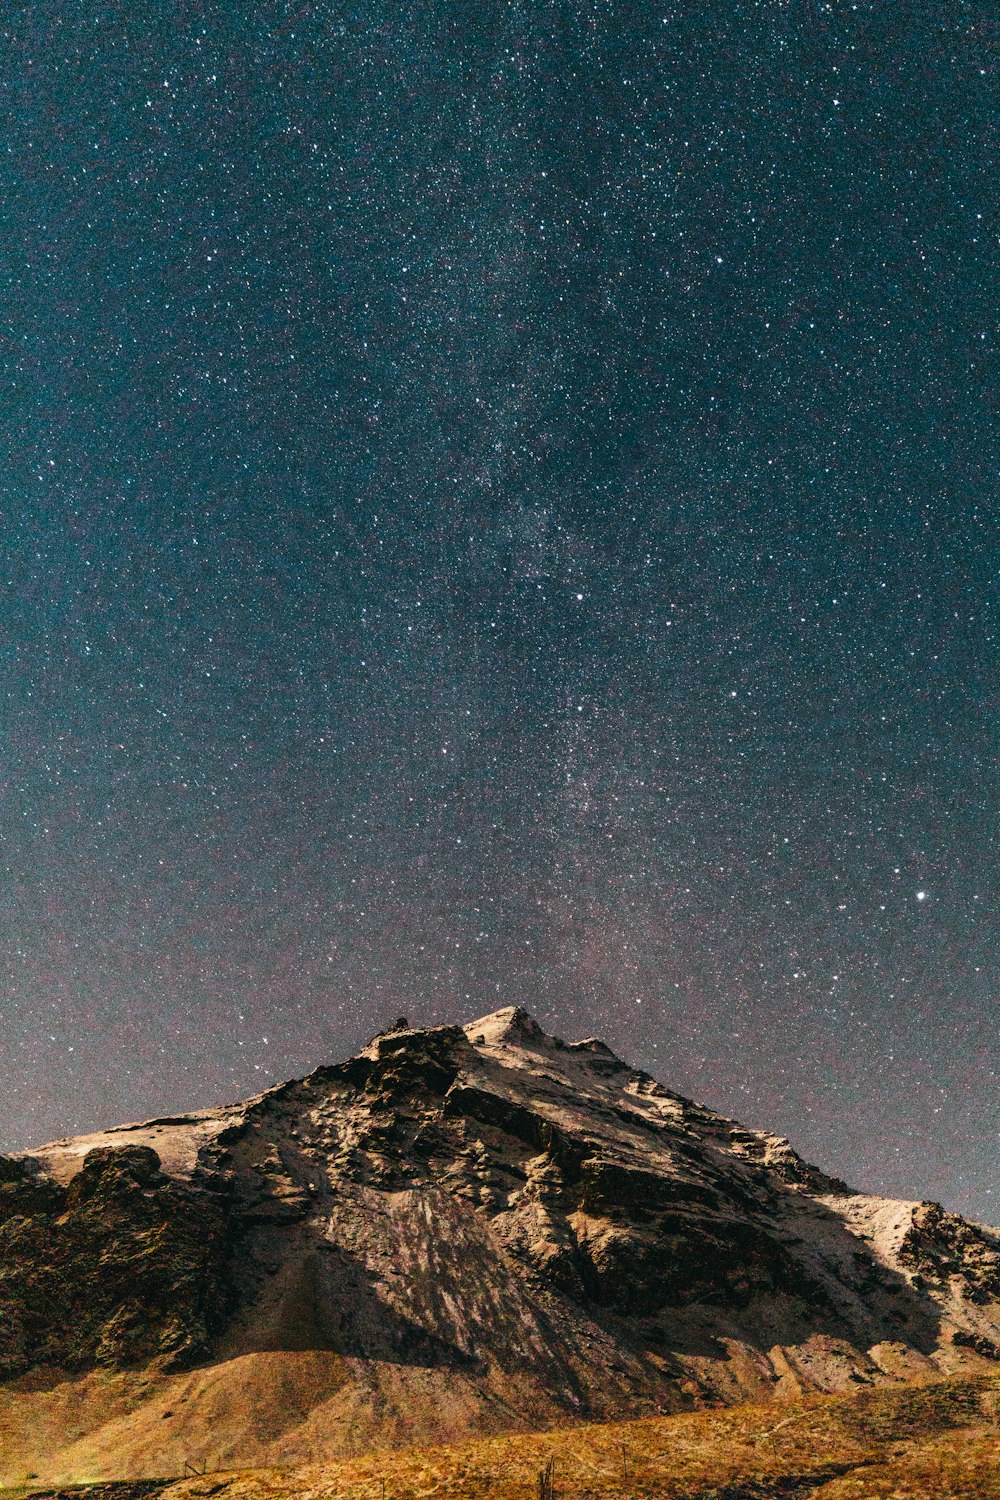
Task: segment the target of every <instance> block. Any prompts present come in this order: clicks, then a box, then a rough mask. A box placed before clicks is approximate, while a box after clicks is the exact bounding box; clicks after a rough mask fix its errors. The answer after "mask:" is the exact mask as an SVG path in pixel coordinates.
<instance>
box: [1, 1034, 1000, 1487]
mask: <svg viewBox="0 0 1000 1500" xmlns="http://www.w3.org/2000/svg"><path fill="white" fill-rule="evenodd" d="M997 1361H1000V1238H998V1236H997V1235H996V1233H995V1232H994V1231H990V1230H987V1229H984V1228H981V1227H979V1226H976V1225H973V1224H969V1223H967V1222H965V1221H964V1220H962V1219H959V1218H956V1217H955V1216H953V1215H950V1214H947V1213H945V1212H944V1211H943V1210H942V1209H941V1208H940V1207H938V1206H937V1205H936V1204H930V1203H922V1204H921V1203H895V1202H889V1201H887V1200H884V1199H879V1198H874V1197H871V1196H868V1195H864V1194H858V1193H854V1192H852V1191H851V1190H850V1189H849V1188H847V1187H846V1185H845V1184H844V1183H842V1182H839V1181H837V1180H835V1179H832V1178H829V1177H826V1176H824V1175H823V1173H822V1172H820V1171H818V1170H817V1169H816V1168H814V1167H810V1166H808V1165H807V1164H806V1163H805V1162H803V1161H802V1160H801V1158H799V1157H798V1156H797V1155H796V1153H795V1152H794V1151H793V1150H792V1149H791V1147H790V1146H789V1145H788V1143H787V1142H786V1141H784V1140H781V1139H778V1138H776V1137H773V1136H768V1135H764V1134H760V1133H757V1132H754V1131H749V1130H744V1129H742V1128H741V1127H739V1126H737V1125H735V1124H734V1123H733V1122H732V1121H730V1120H725V1119H722V1118H721V1117H719V1116H718V1115H715V1114H712V1113H711V1112H710V1111H708V1110H705V1109H702V1108H700V1107H699V1106H697V1105H695V1104H693V1103H691V1102H690V1101H689V1100H686V1099H683V1098H681V1097H680V1096H678V1095H676V1094H673V1093H670V1092H669V1091H668V1090H667V1089H665V1088H663V1087H662V1086H661V1085H660V1084H658V1083H656V1082H655V1081H654V1080H653V1079H652V1078H650V1077H648V1076H647V1075H645V1074H643V1073H639V1072H636V1071H635V1070H634V1069H632V1068H629V1067H628V1066H627V1065H626V1064H624V1063H622V1062H621V1061H619V1059H618V1058H616V1057H615V1056H614V1055H613V1054H612V1053H611V1052H610V1051H609V1050H608V1049H607V1048H606V1047H605V1046H604V1045H603V1044H602V1043H600V1042H597V1041H592V1040H590V1041H583V1042H576V1043H570V1044H566V1043H563V1042H562V1041H560V1040H559V1039H558V1038H555V1037H550V1036H547V1035H545V1034H544V1033H543V1032H542V1031H541V1030H540V1029H539V1028H538V1027H537V1026H536V1025H535V1023H534V1022H533V1021H532V1020H531V1018H530V1017H529V1016H527V1015H526V1014H525V1013H524V1012H523V1011H518V1010H510V1009H508V1010H503V1011H498V1012H497V1013H496V1014H495V1015H491V1016H487V1017H485V1018H483V1019H482V1020H480V1021H478V1022H475V1023H473V1024H471V1025H469V1026H466V1027H464V1028H461V1027H455V1026H448V1027H436V1028H434V1029H432V1030H427V1031H414V1030H409V1029H407V1028H406V1027H405V1024H400V1026H399V1027H397V1028H395V1029H393V1030H391V1031H390V1032H387V1033H385V1034H383V1035H382V1036H379V1037H376V1038H375V1039H374V1041H373V1042H372V1043H371V1044H370V1046H369V1047H368V1048H366V1050H365V1051H364V1052H363V1053H361V1054H360V1055H359V1056H358V1057H355V1058H352V1059H351V1060H349V1061H348V1062H345V1063H341V1064H337V1065H335V1066H331V1067H324V1068H320V1069H319V1070H317V1071H316V1072H315V1073H313V1074H312V1075H310V1077H308V1078H306V1079H304V1080H302V1081H301V1082H293V1083H288V1084H284V1085H282V1086H281V1087H279V1088H275V1089H271V1090H269V1091H268V1092H267V1093H266V1094H263V1095H261V1096H260V1097H259V1098H257V1099H253V1100H251V1101H249V1102H248V1103H246V1104H244V1105H240V1106H234V1107H229V1108H226V1109H222V1110H218V1111H214V1112H211V1111H206V1112H199V1113H197V1114H192V1115H188V1116H183V1117H179V1118H176V1119H167V1120H153V1121H148V1122H146V1123H144V1124H140V1125H130V1126H125V1127H122V1128H121V1129H119V1130H114V1131H108V1132H105V1133H104V1134H102V1135H99V1136H93V1137H83V1138H80V1139H77V1140H71V1141H59V1142H55V1143H53V1144H52V1145H49V1146H46V1147H43V1148H41V1149H39V1150H37V1151H35V1152H33V1153H32V1154H31V1155H30V1156H26V1155H21V1156H8V1157H5V1158H0V1381H2V1382H3V1383H2V1384H0V1482H7V1483H12V1482H14V1481H16V1480H18V1479H21V1478H23V1477H24V1476H25V1475H26V1474H27V1473H29V1472H34V1473H37V1474H38V1475H39V1476H40V1477H41V1478H44V1479H51V1480H65V1479H72V1478H77V1479H79V1478H99V1477H104V1476H108V1477H112V1476H126V1477H131V1476H141V1475H144V1474H145V1475H156V1474H170V1473H178V1472H180V1471H181V1469H182V1468H183V1465H184V1464H185V1462H189V1463H194V1464H196V1465H197V1464H203V1463H206V1462H207V1463H211V1464H219V1465H222V1464H229V1465H233V1466H236V1465H243V1466H249V1465H252V1464H262V1463H281V1462H292V1461H305V1460H312V1459H319V1458H323V1457H326V1456H329V1455H331V1454H337V1453H351V1452H358V1451H361V1450H363V1449H365V1448H369V1447H372V1446H378V1445H382V1446H391V1445H398V1444H403V1443H412V1442H426V1441H435V1440H436V1441H441V1440H449V1439H454V1438H458V1437H461V1436H464V1435H466V1434H468V1433H475V1432H482V1433H490V1432H500V1431H503V1430H509V1429H511V1428H517V1427H525V1428H527V1427H538V1426H542V1425H545V1424H547V1423H554V1422H557V1421H561V1420H565V1419H566V1418H567V1417H571V1418H573V1419H577V1420H584V1419H608V1418H613V1417H619V1416H641V1415H644V1414H651V1413H656V1412H659V1411H671V1410H677V1409H679V1408H682V1407H685V1406H693V1405H699V1404H706V1403H712V1402H731V1401H734V1400H738V1399H743V1398H746V1397H748V1396H750V1397H759V1396H768V1395H774V1396H775V1397H777V1398H779V1399H783V1398H788V1397H791V1396H794V1395H797V1394H800V1393H802V1392H804V1391H812V1390H816V1391H834V1392H836V1391H847V1390H850V1389H853V1388H856V1387H858V1386H862V1385H866V1384H880V1383H888V1382H894V1381H900V1380H920V1379H923V1378H927V1377H930V1376H933V1375H935V1374H938V1373H948V1372H956V1371H961V1370H969V1371H979V1370H983V1371H985V1370H989V1369H996V1368H997V1364H996V1362H997Z"/></svg>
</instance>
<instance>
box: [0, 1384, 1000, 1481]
mask: <svg viewBox="0 0 1000 1500" xmlns="http://www.w3.org/2000/svg"><path fill="white" fill-rule="evenodd" d="M998 1402H1000V1382H998V1381H997V1380H996V1379H995V1378H978V1379H963V1380H947V1381H938V1382H934V1383H933V1384H928V1385H926V1386H917V1387H906V1388H902V1389H889V1390H874V1391H868V1392H864V1393H861V1394H859V1395H857V1396H854V1397H847V1398H832V1397H828V1396H816V1397H811V1398H809V1399H807V1400H805V1401H803V1402H802V1403H801V1404H799V1405H796V1406H794V1407H779V1406H774V1405H770V1406H763V1405H761V1406H742V1407H731V1408H729V1409H728V1410H723V1411H710V1412H707V1411H706V1412H695V1413H688V1414H684V1415H680V1416H672V1417H655V1418H647V1419H644V1420H641V1421H635V1422H619V1423H608V1424H602V1425H592V1426H579V1427H565V1428H560V1429H558V1430H556V1431H553V1432H544V1433H529V1434H522V1435H518V1436H512V1437H505V1438H489V1439H483V1440H479V1441H470V1442H466V1443H460V1444H453V1445H449V1446H446V1447H436V1448H423V1449H411V1450H409V1451H405V1452H382V1453H372V1454H368V1455H366V1456H364V1457H361V1458H353V1459H344V1460H339V1461H336V1462H332V1463H326V1464H321V1465H309V1466H307V1467H305V1468H299V1469H295V1470H285V1471H281V1470H277V1469H269V1470H256V1471H253V1472H250V1471H246V1472H243V1473H230V1474H214V1475H207V1476H205V1478H203V1479H190V1480H187V1481H182V1482H179V1483H177V1484H175V1485H173V1486H171V1487H170V1488H169V1489H168V1490H167V1491H166V1492H165V1494H164V1500H209V1497H212V1500H293V1497H294V1500H382V1488H383V1483H384V1486H385V1500H535V1497H537V1495H538V1492H539V1476H540V1474H541V1473H542V1471H543V1470H544V1469H545V1466H546V1464H547V1463H548V1462H549V1460H550V1459H551V1460H553V1461H554V1500H786V1497H787V1500H792V1497H805V1496H809V1497H811V1500H994V1497H996V1500H1000V1427H998V1424H997V1419H996V1411H997V1406H998ZM0 1500H2V1497H0Z"/></svg>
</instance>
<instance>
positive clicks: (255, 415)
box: [0, 0, 1000, 1222]
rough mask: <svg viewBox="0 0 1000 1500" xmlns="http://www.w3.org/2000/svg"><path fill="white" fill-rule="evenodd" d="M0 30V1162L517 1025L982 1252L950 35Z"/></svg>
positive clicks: (474, 28)
mask: <svg viewBox="0 0 1000 1500" xmlns="http://www.w3.org/2000/svg"><path fill="white" fill-rule="evenodd" d="M2 28H3V32H2V37H0V45H2V52H3V59H2V65H0V80H2V83H3V101H4V104H3V108H4V116H5V130H4V145H5V154H4V156H3V166H2V172H3V180H2V192H0V218H2V231H0V280H2V285H3V290H4V295H3V303H2V308H0V358H2V360H3V364H4V378H3V381H2V385H0V414H2V419H0V441H2V444H3V450H4V451H3V460H2V466H0V480H2V485H3V497H2V505H0V559H2V572H0V578H2V583H3V606H2V612H0V653H2V655H0V659H2V682H0V732H2V740H0V743H2V755H3V759H2V800H0V836H2V842H0V871H2V884H0V1077H2V1079H3V1081H4V1082H3V1088H2V1090H0V1147H5V1148H7V1149H13V1148H21V1147H25V1146H28V1145H30V1144H32V1143H38V1142H40V1141H41V1140H44V1139H46V1138H49V1137H51V1136H54V1135H59V1134H64V1133H69V1132H79V1131H82V1130H85V1129H93V1128H96V1127H98V1126H101V1125H108V1124H112V1123H116V1122H118V1121H120V1120H122V1119H128V1118H137V1117H142V1116H148V1115H151V1114H157V1113H162V1112H166V1111H172V1110H173V1111H176V1110H180V1109H183V1108H187V1107H195V1106H204V1105H208V1104H212V1103H216V1102H219V1101H222V1100H229V1099H234V1098H240V1097H243V1096H245V1095H247V1094H249V1093H255V1092H258V1091H259V1090H260V1089H262V1088H264V1087H266V1086H267V1085H269V1084H271V1083H275V1082H277V1081H279V1080H280V1079H282V1078H285V1077H288V1076H293V1075H296V1074H301V1073H303V1072H305V1071H307V1070H309V1069H310V1068H311V1067H313V1066H316V1065H318V1064H319V1063H321V1062H324V1061H327V1060H329V1059H330V1058H332V1057H337V1056H344V1055H347V1054H348V1053H350V1052H352V1051H354V1050H355V1049H356V1048H357V1047H358V1046H359V1045H361V1044H362V1043H363V1042H364V1041H365V1039H366V1038H367V1037H368V1036H369V1035H370V1034H371V1033H373V1032H374V1031H376V1030H378V1029H380V1028H381V1027H382V1026H383V1025H385V1024H387V1023H388V1022H389V1021H391V1020H392V1019H393V1018H394V1017H395V1016H397V1015H398V1014H402V1013H405V1014H407V1015H409V1017H410V1019H411V1021H412V1022H415V1023H418V1024H436V1023H440V1022H446V1021H458V1020H465V1019H469V1018H471V1017H473V1016H475V1015H478V1014H481V1013H483V1012H485V1011H488V1010H492V1009H496V1008H497V1007H499V1006H501V1005H507V1004H513V1003H519V1004H523V1005H525V1006H527V1007H528V1008H529V1010H531V1012H532V1013H533V1014H534V1015H535V1016H536V1017H537V1018H538V1019H539V1020H540V1021H541V1022H542V1023H543V1024H544V1025H546V1026H547V1027H548V1028H549V1029H553V1030H556V1031H558V1032H559V1033H561V1034H564V1035H567V1036H582V1035H589V1034H592V1033H597V1034H599V1035H601V1036H603V1037H604V1038H606V1040H607V1041H608V1042H609V1043H610V1044H611V1045H612V1046H613V1047H614V1048H615V1049H616V1050H617V1051H619V1052H620V1053H622V1054H624V1055H625V1056H626V1057H627V1058H628V1059H629V1060H631V1061H634V1062H636V1063H638V1064H640V1065H642V1066H645V1067H647V1068H649V1069H650V1070H651V1071H653V1072H654V1073H656V1075H657V1076H658V1077H660V1078H661V1079H662V1080H664V1081H665V1082H666V1083H667V1084H668V1085H670V1086H671V1087H674V1088H676V1089H678V1090H679V1091H681V1092H684V1093H687V1094H691V1095H693V1096H695V1097H697V1098H698V1099H700V1100H701V1101H703V1102H704V1103H706V1104H709V1105H711V1106H712V1107H714V1108H717V1109H720V1110H722V1111H723V1112H725V1113H727V1114H730V1115H734V1116H736V1117H737V1118H740V1119H742V1120H743V1121H744V1122H745V1123H747V1124H750V1125H756V1126H761V1127H767V1128H771V1129H774V1130H776V1131H778V1132H780V1133H782V1134H787V1135H788V1136H790V1137H791V1138H792V1140H793V1142H794V1143H795V1144H796V1145H797V1146H798V1147H799V1148H800V1149H801V1150H803V1152H804V1153H805V1154H806V1155H807V1156H809V1157H811V1158H812V1159H815V1160H818V1161H819V1162H820V1163H821V1164H822V1165H824V1166H825V1167H826V1168H828V1169H829V1170H833V1171H836V1172H838V1173H840V1174H841V1175H843V1176H846V1177H847V1178H849V1179H850V1180H851V1181H852V1182H854V1183H856V1184H858V1185H860V1186H863V1187H866V1188H868V1189H870V1190H873V1191H880V1192H885V1193H890V1194H893V1195H898V1196H903V1197H930V1198H936V1199H940V1200H942V1201H944V1202H945V1203H946V1204H947V1205H948V1206H949V1207H953V1208H956V1209H959V1210H961V1211H965V1212H967V1213H971V1214H973V1215H975V1216H978V1217H980V1218H984V1219H986V1220H987V1221H989V1222H997V1221H998V1220H1000V1203H998V1199H1000V1185H998V1184H997V1173H996V1163H997V1159H998V1138H1000V1102H998V1088H997V1085H998V1074H1000V1045H998V1025H1000V1001H998V972H997V971H998V963H997V957H998V955H997V922H996V901H997V883H998V882H997V866H996V847H997V846H996V836H997V826H996V823H997V817H996V815H997V806H998V799H997V792H998V777H997V748H998V733H997V724H998V717H997V716H998V709H1000V675H998V667H1000V659H998V651H997V634H996V631H997V599H996V593H995V573H996V563H997V557H998V555H1000V548H998V541H1000V537H998V533H997V527H996V518H997V509H996V483H995V478H996V472H997V458H998V448H1000V444H998V442H997V433H998V426H997V390H998V389H1000V383H998V382H997V379H996V369H995V365H994V366H993V368H992V372H991V366H990V361H991V359H992V358H993V356H994V352H995V348H996V333H997V329H996V307H997V293H998V289H1000V280H998V277H997V269H998V262H997V234H998V220H1000V215H998V212H997V210H998V199H997V189H996V159H997V157H996V152H997V133H996V122H997V116H996V109H995V104H996V86H997V71H998V67H997V64H998V58H1000V27H998V26H997V24H996V23H995V22H990V21H989V20H987V19H985V11H984V10H983V8H982V7H980V6H979V5H978V4H973V3H969V0H857V3H851V0H831V3H817V0H808V3H805V0H802V3H800V0H744V3H734V4H721V3H719V0H682V3H676V4H675V3H662V4H652V3H650V0H629V3H625V0H393V3H392V4H390V3H388V0H344V3H339V0H287V3H286V0H169V3H168V0H127V3H125V0H76V3H74V4H72V5H66V4H65V3H64V0H27V3H15V4H12V5H11V6H9V7H8V8H7V9H6V10H5V13H4V17H3V21H2Z"/></svg>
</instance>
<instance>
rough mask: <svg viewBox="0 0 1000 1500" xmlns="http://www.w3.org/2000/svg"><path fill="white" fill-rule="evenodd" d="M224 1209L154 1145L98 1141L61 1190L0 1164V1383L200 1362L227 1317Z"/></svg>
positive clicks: (8, 1161)
mask: <svg viewBox="0 0 1000 1500" xmlns="http://www.w3.org/2000/svg"><path fill="white" fill-rule="evenodd" d="M225 1247H226V1235H225V1215H224V1213H223V1212H221V1211H220V1208H219V1206H218V1203H217V1202H216V1200H215V1198H214V1196H213V1195H212V1194H206V1193H198V1192H196V1191H194V1190H193V1189H192V1188H191V1187H190V1185H188V1184H185V1183H180V1182H175V1181H173V1180H171V1179H170V1178H169V1177H167V1176H165V1175H164V1174H163V1173H162V1172H161V1171H160V1159H159V1157H158V1156H157V1154H156V1152H155V1151H154V1150H152V1149H151V1148H150V1147H149V1146H144V1145H127V1146H120V1147H114V1146H105V1147H98V1148H96V1149H94V1150H92V1151H90V1152H88V1153H87V1155H86V1156H85V1157H84V1160H83V1165H82V1167H81V1169H80V1170H79V1172H77V1173H76V1174H75V1175H74V1176H73V1178H72V1179H71V1180H70V1182H69V1183H68V1185H66V1186H65V1187H64V1186H61V1185H60V1184H59V1183H57V1182H55V1181H53V1180H52V1179H51V1178H48V1177H46V1176H45V1175H44V1174H43V1173H42V1172H41V1171H40V1170H39V1169H38V1166H37V1165H36V1164H35V1163H33V1162H31V1161H25V1160H18V1159H17V1158H11V1157H7V1158H4V1159H3V1160H2V1161H0V1378H3V1377H10V1376H12V1375H18V1374H21V1373H22V1372H23V1371H24V1370H26V1369H28V1368H30V1367H31V1366H36V1365H59V1366H64V1367H65V1368H67V1369H69V1370H79V1369H83V1368H86V1367H87V1366H90V1365H94V1364H105V1365H114V1366H117V1365H126V1364H141V1363H143V1362H145V1361H148V1360H153V1359H159V1360H161V1361H162V1362H163V1363H164V1364H166V1365H168V1366H174V1367H180V1366H183V1365H184V1364H191V1363H194V1362H196V1361H197V1360H199V1359H204V1358H206V1357H207V1355H208V1354H209V1351H210V1348H211V1340H212V1335H213V1333H214V1332H215V1331H217V1330H218V1329H219V1328H220V1327H221V1326H222V1323H223V1321H224V1318H225V1311H226V1298H225V1294H224V1290H223V1281H222V1276H221V1272H222V1267H223V1263H224V1257H225Z"/></svg>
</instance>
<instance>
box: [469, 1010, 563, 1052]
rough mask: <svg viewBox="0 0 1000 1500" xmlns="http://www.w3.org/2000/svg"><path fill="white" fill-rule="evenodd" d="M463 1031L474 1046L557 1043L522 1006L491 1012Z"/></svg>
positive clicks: (471, 1023) (470, 1023)
mask: <svg viewBox="0 0 1000 1500" xmlns="http://www.w3.org/2000/svg"><path fill="white" fill-rule="evenodd" d="M462 1030H463V1031H464V1032H465V1034H466V1036H467V1037H468V1038H469V1041H470V1042H472V1043H473V1044H476V1043H477V1042H485V1043H486V1044H487V1045H491V1046H498V1045H499V1044H501V1043H503V1042H507V1043H512V1044H514V1045H515V1046H516V1045H518V1044H519V1043H520V1044H523V1043H525V1042H530V1043H535V1044H537V1043H539V1042H543V1043H544V1042H550V1043H551V1042H554V1041H555V1038H554V1037H550V1036H549V1035H548V1033H547V1032H545V1031H543V1030H542V1028H541V1027H540V1026H539V1024H538V1022H537V1021H536V1020H535V1018H534V1016H532V1015H531V1014H530V1013H529V1012H528V1011H526V1010H525V1009H524V1007H523V1006H522V1005H505V1006H503V1007H502V1009H500V1010H493V1011H490V1013H489V1015H487V1016H480V1017H479V1019H478V1021H470V1022H469V1023H468V1025H466V1026H463V1027H462Z"/></svg>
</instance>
